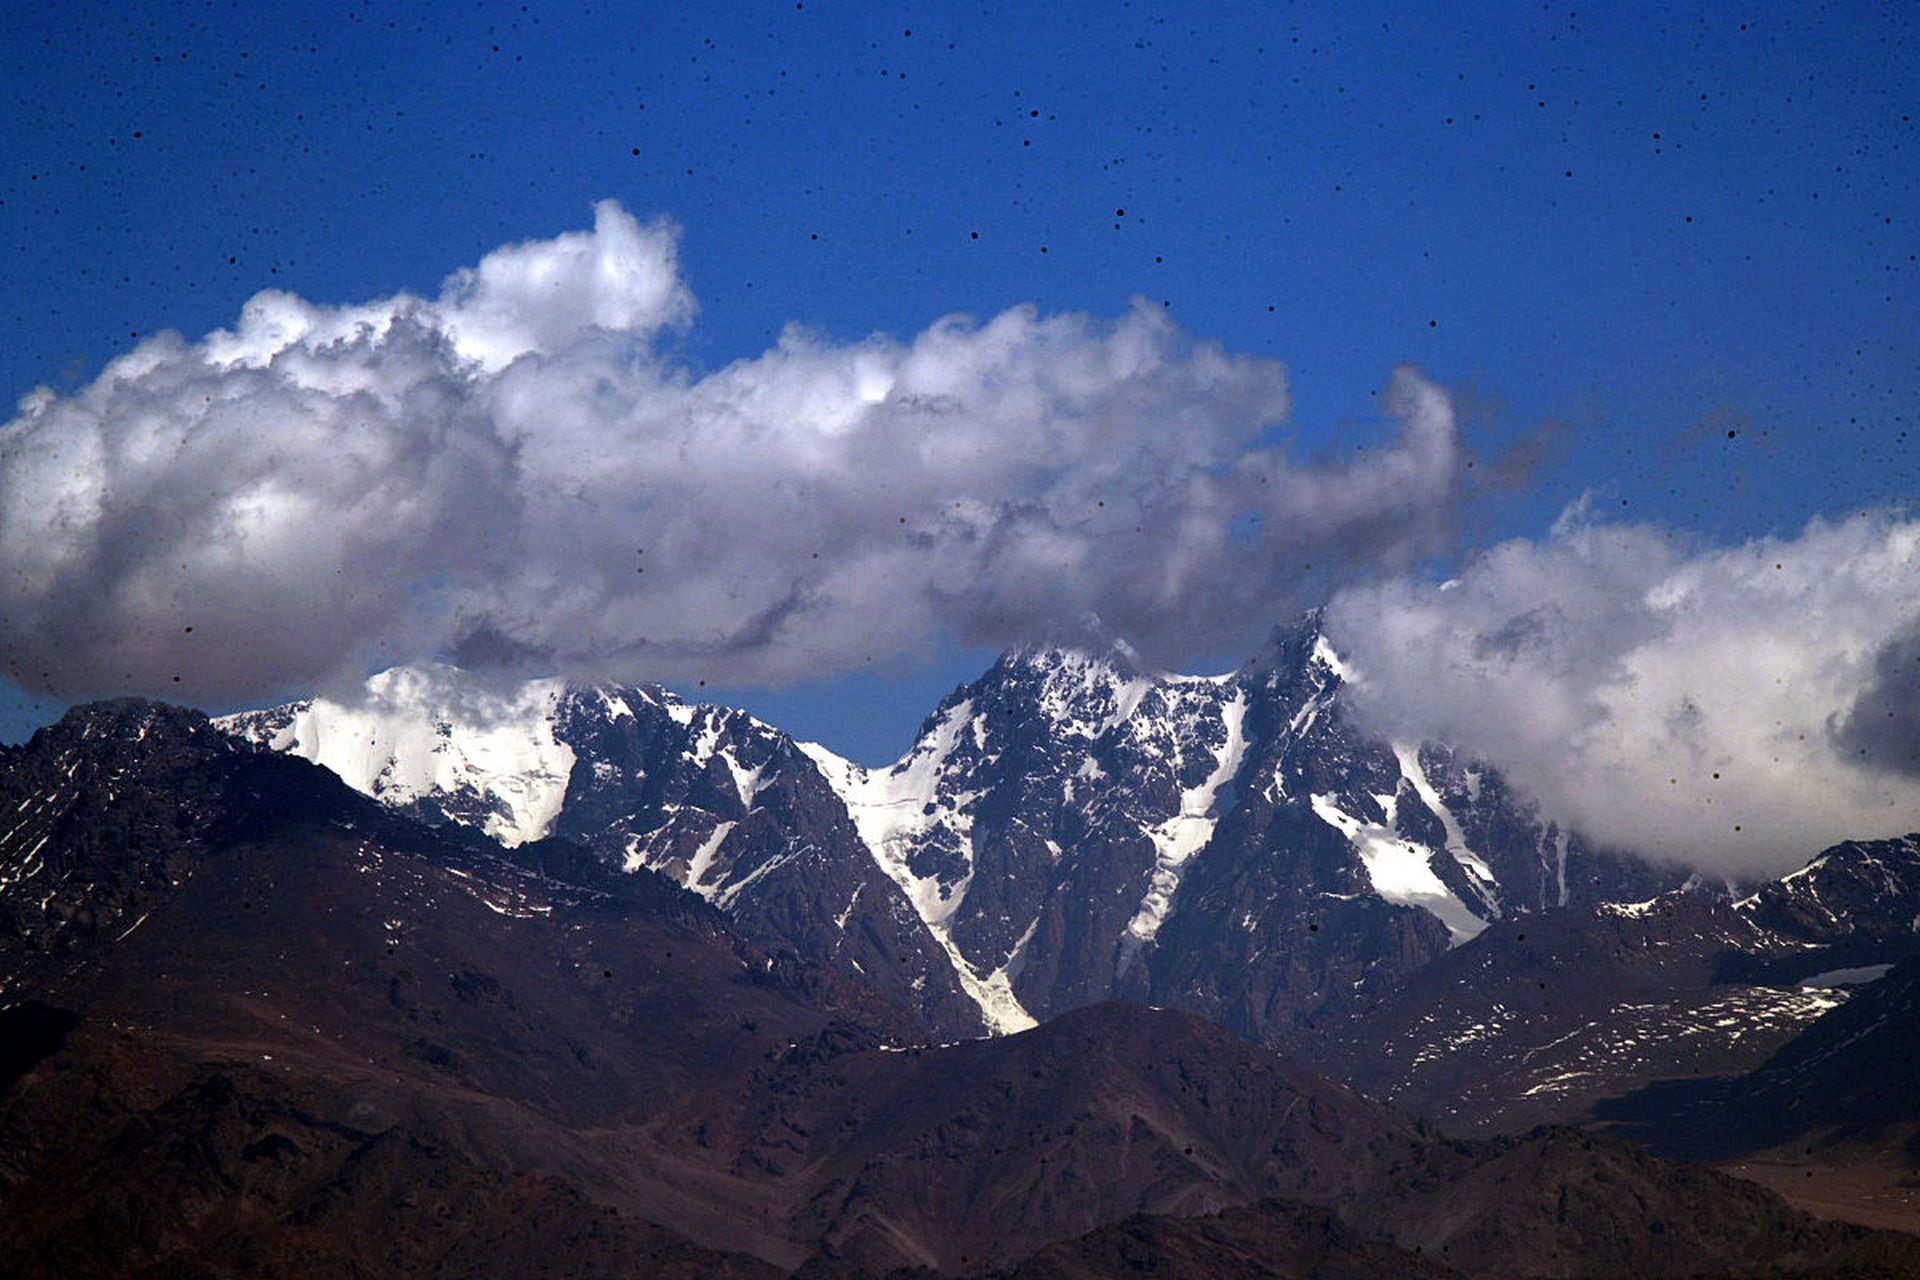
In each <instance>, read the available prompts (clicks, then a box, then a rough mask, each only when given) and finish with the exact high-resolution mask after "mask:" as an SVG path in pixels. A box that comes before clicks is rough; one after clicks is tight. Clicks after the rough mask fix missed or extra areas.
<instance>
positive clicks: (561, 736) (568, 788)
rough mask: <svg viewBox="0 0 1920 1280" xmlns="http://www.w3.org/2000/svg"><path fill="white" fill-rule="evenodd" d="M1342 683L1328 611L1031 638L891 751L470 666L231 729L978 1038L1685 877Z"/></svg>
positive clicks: (1247, 981)
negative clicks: (1156, 664) (1158, 642)
mask: <svg viewBox="0 0 1920 1280" xmlns="http://www.w3.org/2000/svg"><path fill="white" fill-rule="evenodd" d="M1342 678H1343V677H1342V668H1341V666H1340V662H1339V658H1338V656H1337V655H1336V654H1334V653H1333V651H1332V650H1331V649H1330V648H1329V647H1328V646H1327V644H1326V642H1325V641H1324V640H1323V639H1322V638H1321V636H1320V633H1319V628H1318V623H1317V619H1315V618H1314V617H1312V616H1309V617H1308V618H1307V619H1306V620H1304V621H1303V622H1302V623H1301V624H1300V625H1299V626H1298V627H1297V628H1295V629H1293V630H1292V631H1289V632H1284V633H1281V634H1278V635H1276V637H1275V638H1274V641H1273V643H1272V645H1271V646H1270V647H1269V649H1268V651H1267V652H1266V653H1264V654H1263V655H1262V656H1261V657H1260V658H1258V659H1256V660H1255V661H1252V662H1249V663H1248V664H1247V665H1246V666H1245V667H1243V668H1241V669H1240V670H1238V671H1235V672H1232V673H1230V674H1228V675H1224V676H1218V677H1196V676H1179V675H1168V674H1164V673H1155V672H1149V671H1145V670H1143V669H1141V668H1140V667H1139V665H1138V664H1137V662H1136V661H1135V660H1134V658H1133V656H1132V654H1131V652H1130V651H1129V650H1128V649H1127V648H1126V646H1125V645H1123V644H1116V645H1114V646H1113V647H1112V649H1111V650H1110V651H1109V652H1108V653H1106V654H1104V655H1100V656H1093V655H1088V654H1082V653H1072V652H1066V651H1061V650H1030V651H1019V652H1015V653H1011V654H1008V655H1006V656H1005V657H1003V658H1002V659H1001V660H1000V661H998V662H997V663H995V664H994V666H993V667H992V668H991V669H990V670H989V671H987V672H986V673H985V674H984V675H982V676H981V678H980V679H979V680H977V681H975V682H973V683H972V684H970V685H967V686H964V687H962V688H960V689H957V690H955V691H954V693H952V694H951V695H949V696H948V697H947V698H946V699H945V700H944V701H943V702H942V703H941V704H940V706H939V707H938V708H937V709H936V710H935V712H934V714H933V715H932V716H931V717H929V718H928V720H927V722H926V725H925V727H924V728H923V729H922V731H921V733H920V735H919V737H918V739H917V740H916V742H915V743H914V745H913V747H912V748H911V749H910V750H909V751H908V753H907V754H906V755H905V756H904V757H903V758H902V759H901V760H900V761H899V762H898V763H896V764H894V765H893V766H891V767H888V768H881V769H866V768H863V767H861V766H858V765H855V764H853V763H851V762H848V761H846V760H842V759H840V758H838V757H836V756H834V755H833V754H832V753H830V752H828V751H825V750H824V749H821V748H818V747H813V746H810V745H804V744H796V743H794V742H793V741H792V740H791V739H789V738H787V737H786V736H785V735H784V734H781V733H779V732H778V731H777V730H774V729H772V728H770V727H768V726H766V725H763V724H761V723H760V722H758V721H756V720H754V719H753V718H752V717H750V716H747V715H745V714H743V713H740V712H736V711H728V710H725V709H721V708H716V707H708V706H697V705H691V704H687V703H683V702H681V701H680V700H679V699H678V698H676V697H674V696H673V695H672V694H670V693H668V692H666V691H664V690H661V689H658V688H651V687H639V688H601V689H578V688H569V687H566V686H563V685H560V684H557V683H555V682H535V683H533V684H530V685H524V686H518V687H515V688H511V689H507V690H488V689H486V688H484V687H482V686H480V685H478V684H477V683H475V682H474V681H473V680H471V679H470V678H468V677H465V676H463V675H462V674H461V673H458V672H455V671H452V670H451V669H444V668H442V669H418V670H400V671H394V672H389V673H386V674H385V675H382V676H379V677H376V678H375V680H374V681H372V682H370V685H369V689H368V696H367V699H366V701H365V702H364V703H363V704H361V705H358V706H353V707H348V706H343V705H339V704H333V703H326V702H311V703H303V704H295V705H293V706H289V707H282V708H277V709H274V710H270V711H264V712H255V713H249V714H245V715H241V716H235V717H231V718H229V719H228V720H227V721H225V722H224V723H225V725H226V727H228V728H229V729H230V730H231V731H233V732H235V733H237V734H240V735H242V736H244V737H246V738H248V739H249V740H251V741H253V742H255V743H258V744H262V745H270V746H273V747H275V748H277V749H281V750H287V751H292V752H295V753H297V754H301V755H304V756H306V757H308V758H309V759H313V760H317V761H319V762H321V763H324V764H327V765H328V766H329V767H331V768H333V769H335V770H336V771H337V772H339V773H340V775H341V776H342V777H343V778H345V779H346V780H347V781H349V782H350V783H351V784H353V785H354V786H355V787H357V788H358V789H360V790H362V791H363V792H365V793H367V794H369V795H372V796H375V797H377V798H379V799H381V800H382V801H383V802H385V803H387V804H389V805H392V806H395V807H397V808H400V809H401V810H402V811H404V812H408V813H411V814H414V815H416V816H421V817H425V818H428V819H429V820H437V821H447V820H453V821H458V822H462V823H465V824H468V825H472V826H477V827H480V828H482V829H484V830H486V831H488V832H489V833H490V834H493V835H496V836H499V837H500V838H502V839H506V840H508V841H515V840H526V839H530V838H535V837H538V836H541V835H545V834H549V833H551V834H554V835H559V836H564V837H567V838H569V839H572V840H575V841H577V842H579V843H582V844H584V845H586V846H587V847H589V848H592V849H594V850H595V851H596V852H598V853H599V854H600V855H601V856H602V857H603V858H605V859H607V860H608V861H609V862H610V863H612V864H614V865H619V866H628V867H640V866H644V867H649V868H652V869H655V870H658V871H661V872H662V873H664V874H666V875H668V876H670V877H672V878H674V879H675V880H677V881H679V882H680V883H682V884H684V885H686V886H687V887H688V888H690V889H692V890H694V891H695V892H697V893H699V894H701V895H702V896H704V897H706V898H707V899H708V900H709V901H712V902H714V903H715V904H716V905H718V906H720V907H721V908H722V909H723V910H725V911H727V912H728V914H730V915H731V916H732V917H733V918H734V919H735V920H736V921H737V922H738V923H739V924H740V925H741V926H742V927H743V928H744V929H746V930H747V931H748V932H749V934H750V935H751V936H753V937H755V938H756V939H758V940H759V941H761V942H762V943H763V944H765V945H769V946H784V947H788V948H791V949H792V950H793V951H794V952H795V953H796V954H798V955H800V956H802V957H803V958H806V959H810V960H818V961H822V962H827V963H835V964H839V965H841V966H843V967H845V968H848V969H849V970H851V971H854V972H857V973H859V974H861V975H863V976H864V977H865V978H866V980H868V981H869V982H871V983H872V984H873V985H874V986H875V987H876V989H877V990H880V991H882V992H885V993H887V994H888V995H890V996H892V997H894V998H896V999H900V1000H903V1001H905V1002H907V1003H910V1004H912V1005H914V1006H915V1007H917V1008H919V1009H920V1010H921V1012H922V1015H923V1017H924V1018H925V1019H926V1020H927V1022H928V1023H929V1025H930V1026H932V1027H934V1028H936V1029H938V1030H940V1031H941V1032H943V1033H946V1034H971V1033H974V1032H976V1031H977V1030H978V1029H980V1028H981V1027H985V1028H986V1029H988V1030H992V1031H1001V1032H1004V1031H1013V1030H1018V1029H1021V1028H1023V1027H1027V1026H1031V1025H1033V1023H1034V1022H1035V1021H1036V1020H1037V1019H1041V1018H1046V1017H1049V1016H1052V1015H1053V1014H1056V1013H1059V1012H1061V1011H1064V1010H1067V1009H1072V1008H1077V1007H1080V1006H1082V1005H1085V1004H1089V1003H1092V1002H1095V1001H1099V1000H1104V999H1110V998H1115V997H1124V998H1135V999H1148V1000H1153V1001H1155V1002H1157V1003H1162V1004H1169V1005H1177V1006H1180V1007H1185V1008H1191V1009H1195V1010H1198V1011H1201V1012H1204V1013H1205V1014H1207V1015H1208V1016H1209V1017H1214V1018H1218V1019H1220V1020H1222V1021H1223V1022H1225V1023H1226V1024H1227V1025H1229V1026H1231V1027H1233V1028H1234V1029H1236V1030H1238V1031H1240V1032H1242V1033H1243V1034H1247V1035H1252V1036H1256V1037H1269V1038H1270V1037H1273V1036H1277V1035H1279V1034H1281V1033H1282V1032H1284V1031H1285V1030H1287V1029H1288V1028H1290V1027H1292V1026H1294V1025H1296V1024H1298V1023H1301V1022H1303V1021H1306V1020H1309V1019H1313V1018H1316V1017H1322V1016H1326V1015H1328V1014H1330V1013H1335V1012H1338V1011H1339V1010H1341V1009H1344V1008H1348V1007H1351V1006H1352V1005H1353V1004H1354V1002H1356V1001H1359V1000H1364V999H1366V998H1368V997H1370V996H1371V995H1373V994H1375V993H1376V992H1378V991H1380V990H1382V989H1384V988H1386V987H1388V986H1391V985H1392V984H1393V983H1394V982H1396V981H1397V980H1398V979H1399V978H1400V977H1401V976H1403V975H1405V974H1407V973H1410V972H1412V971H1414V970H1416V969H1418V968H1419V967H1420V966H1421V965H1423V964H1425V963H1427V962H1428V961H1430V960H1432V959H1433V958H1434V957H1436V956H1438V955H1441V954H1443V953H1444V952H1446V951H1447V950H1448V949H1449V948H1450V947H1452V946H1455V945H1457V944H1458V943H1460V942H1462V941H1464V940H1465V939H1467V938H1470V937H1472V936H1473V935H1474V934H1476V933H1477V932H1479V931H1480V930H1481V929H1482V928H1484V927H1485V926H1486V924H1487V922H1488V921H1490V920H1496V919H1500V918H1502V917H1504V916H1510V915H1513V914H1515V913H1521V912H1528V911H1534V910H1538V909H1541V908H1543V907H1549V906H1556V905H1560V904H1562V903H1566V902H1584V901H1594V900H1604V899H1607V898H1610V897H1621V896H1634V895H1636V894H1640V893H1643V892H1649V891H1657V889H1658V888H1661V887H1666V886H1667V885H1668V884H1671V883H1675V882H1677V880H1678V877H1677V875H1665V874H1663V873H1661V872H1658V871H1655V870H1653V869H1650V868H1648V867H1646V866H1644V865H1643V864H1641V863H1638V862H1635V861H1634V860H1632V859H1630V858H1625V857H1620V856H1615V855H1608V854H1606V853H1604V852H1595V851H1592V850H1589V849H1588V848H1587V847H1586V846H1585V845H1584V844H1583V843H1582V842H1581V841H1580V840H1579V839H1578V838H1577V837H1574V836H1570V835H1568V834H1566V833H1564V832H1562V831H1561V830H1560V829H1559V828H1557V827H1555V826H1554V825H1553V824H1552V823H1550V822H1546V821H1543V820H1542V819H1541V818H1540V817H1539V816H1538V815H1537V814H1536V813H1534V812H1533V810H1532V809H1531V808H1530V807H1529V806H1528V805H1526V804H1525V803H1523V802H1521V801H1519V800H1518V799H1516V798H1515V797H1514V796H1512V795H1511V794H1510V793H1509V791H1508V790H1507V788H1506V787H1505V785H1504V784H1503V782H1502V781H1501V779H1500V778H1499V776H1498V775H1497V774H1495V773H1493V772H1492V771H1491V770H1488V769H1485V768H1480V767H1476V766H1471V765H1469V764H1466V763H1464V762H1461V761H1458V760H1456V759H1455V758H1454V757H1453V755H1452V754H1451V753H1450V752H1448V751H1447V750H1445V749H1444V748H1441V747H1433V746H1426V747H1416V746H1413V745H1410V744H1387V743H1379V742H1373V741H1370V740H1368V739H1366V738H1364V737H1363V736H1362V735H1360V734H1358V733H1356V732H1355V731H1354V730H1353V729H1352V727H1351V726H1350V725H1349V724H1348V723H1347V721H1346V719H1345V716H1344V714H1343V712H1342V709H1341V706H1342V704H1341V695H1340V687H1341V682H1342ZM1649 886H1651V888H1649Z"/></svg>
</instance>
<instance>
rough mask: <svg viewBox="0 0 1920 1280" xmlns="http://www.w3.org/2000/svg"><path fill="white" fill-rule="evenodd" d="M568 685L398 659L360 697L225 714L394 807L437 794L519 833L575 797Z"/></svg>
mask: <svg viewBox="0 0 1920 1280" xmlns="http://www.w3.org/2000/svg"><path fill="white" fill-rule="evenodd" d="M565 691H566V686H565V685H564V684H563V683H562V682H561V681H558V680H535V681H531V682H528V683H526V684H520V685H515V686H510V687H507V688H501V687H498V686H496V685H492V684H489V683H487V682H484V681H481V680H479V679H477V678H475V677H473V676H471V675H469V674H468V673H466V672H463V671H461V670H459V669H458V668H455V667H449V666H440V665H435V666H412V667H394V668H392V669H390V670H387V671H383V672H381V673H380V674H378V675H375V676H373V677H372V678H370V679H369V680H368V681H367V683H366V686H365V690H364V696H363V697H362V698H361V699H360V700H359V701H357V702H351V703H349V702H339V701H334V700H332V699H328V698H313V699H309V700H307V701H304V702H298V703H294V704H292V705H290V706H287V707H279V708H274V709H272V710H268V711H256V712H243V713H241V714H239V715H235V716H228V717H226V718H224V719H222V720H220V721H219V722H218V723H219V724H220V725H221V727H222V728H225V729H226V730H228V731H229V732H231V733H234V734H237V735H238V736H240V737H243V738H246V739H249V740H251V741H253V742H256V743H259V744H260V745H263V746H267V747H270V748H271V749H273V750H276V751H286V752H291V753H292V754H294V755H299V756H304V757H305V758H306V759H309V760H312V761H314V762H315V763H317V764H321V765H324V766H325V767H326V768H328V769H330V770H332V771H333V772H334V773H336V774H338V775H339V776H340V777H341V778H342V779H343V780H344V781H345V782H346V783H347V784H348V785H349V786H351V787H353V788H354V789H355V790H357V791H360V792H363V793H365V794H367V795H370V796H372V797H374V798H375V799H378V800H381V801H384V802H386V803H388V804H391V805H393V806H395V807H396V808H405V807H409V806H413V805H420V804H426V805H431V806H433V807H435V808H437V809H439V810H440V811H442V812H444V813H445V814H446V816H448V817H452V818H456V819H457V820H459V821H461V822H464V823H468V824H469V825H473V826H478V827H480V828H482V829H483V830H485V831H486V833H487V834H488V835H490V836H492V837H494V838H495V839H496V840H499V841H500V842H501V843H503V844H508V845H515V844H522V843H525V842H526V841H529V840H538V839H540V838H541V837H542V836H544V835H546V834H547V832H548V831H549V830H550V829H551V828H552V826H553V822H554V819H555V818H557V817H558V816H559V814H560V809H561V806H562V804H563V803H564V802H565V799H566V791H567V781H568V779H569V777H570V776H571V774H572V772H573V764H574V758H573V751H572V749H571V748H569V747H568V746H567V745H566V744H565V743H563V742H560V741H558V740H557V739H556V738H555V737H554V734H553V718H554V711H555V708H556V707H557V706H558V704H559V701H560V698H561V696H562V695H563V694H564V693H565ZM620 705H621V706H622V707H624V704H620ZM610 706H611V704H610ZM628 714H631V711H630V710H629V711H628Z"/></svg>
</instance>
